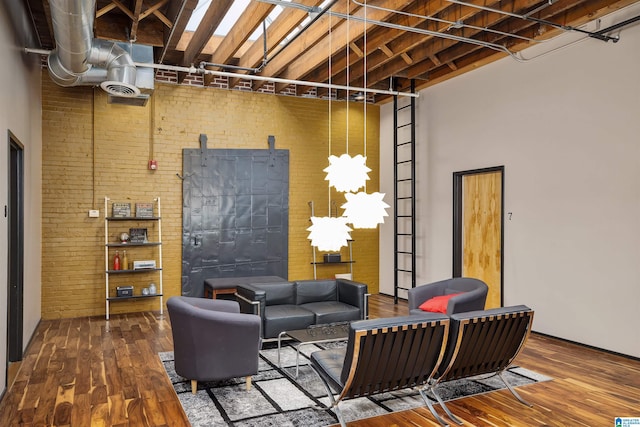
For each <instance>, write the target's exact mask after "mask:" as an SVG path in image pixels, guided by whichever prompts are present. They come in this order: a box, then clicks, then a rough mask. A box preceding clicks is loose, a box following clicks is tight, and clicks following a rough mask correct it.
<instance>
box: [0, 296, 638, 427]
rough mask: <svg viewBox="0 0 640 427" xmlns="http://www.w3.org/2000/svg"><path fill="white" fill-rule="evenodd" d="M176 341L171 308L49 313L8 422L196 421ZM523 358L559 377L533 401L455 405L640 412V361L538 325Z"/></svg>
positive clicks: (539, 387) (460, 408) (579, 416)
mask: <svg viewBox="0 0 640 427" xmlns="http://www.w3.org/2000/svg"><path fill="white" fill-rule="evenodd" d="M370 313H371V317H388V316H395V315H403V314H406V304H404V303H403V304H399V305H397V306H395V305H393V300H392V299H391V298H388V297H384V296H373V297H372V298H371V300H370ZM534 329H535V321H534ZM172 349H173V344H172V339H171V329H170V323H169V319H168V316H167V315H166V314H165V315H164V316H160V315H159V314H158V313H149V312H147V313H135V314H128V315H115V316H112V317H111V320H109V321H108V322H107V321H105V320H104V318H103V317H91V318H77V319H61V320H52V321H42V322H41V324H40V325H39V327H38V328H37V330H36V333H35V336H34V337H33V339H32V342H31V343H30V345H29V347H28V349H27V351H26V353H25V357H24V360H23V362H22V365H21V367H20V370H19V371H18V373H17V376H16V379H15V382H14V384H13V386H12V387H10V388H9V390H7V392H6V394H5V396H4V397H3V399H2V401H1V402H0V426H2V427H5V426H79V427H84V426H188V425H189V423H188V421H187V419H186V417H185V415H184V412H183V411H182V407H181V406H180V403H179V401H178V399H177V397H176V395H175V393H174V391H173V388H172V387H171V384H170V382H169V379H168V378H167V376H166V375H165V373H164V369H163V367H162V365H161V363H160V360H159V359H158V357H157V353H158V352H160V351H168V350H172ZM516 363H517V364H519V365H521V366H523V367H525V368H528V369H531V370H534V371H536V372H539V373H541V374H544V375H547V376H550V377H552V378H554V379H553V381H548V382H542V383H537V384H532V385H528V386H523V387H519V388H518V392H519V393H520V394H521V395H522V397H523V398H525V399H527V400H528V401H529V402H531V403H532V404H533V405H534V406H533V408H529V407H526V406H524V405H522V404H521V403H519V402H518V401H517V400H516V399H514V398H513V396H511V394H510V393H509V392H508V391H506V390H503V391H497V392H492V393H488V394H485V395H481V396H477V397H470V398H466V399H460V400H458V401H455V402H451V403H450V404H449V407H450V409H451V410H452V412H453V413H454V414H456V415H457V416H458V417H459V418H461V419H462V420H463V421H465V423H466V425H472V426H598V427H599V426H613V425H614V422H613V420H614V417H618V416H621V417H625V416H626V417H640V361H637V360H633V359H629V358H625V357H621V356H617V355H612V354H609V353H605V352H600V351H596V350H593V349H589V348H585V347H582V346H577V345H573V344H570V343H565V342H563V341H559V340H556V339H552V338H548V337H544V336H541V335H536V334H532V335H531V337H530V338H529V340H528V342H527V345H526V347H525V349H524V351H523V352H522V353H521V354H520V356H519V357H518V359H517V360H516ZM438 409H439V408H438ZM440 412H442V411H440ZM365 426H366V427H382V426H384V427H391V426H397V427H404V426H439V424H438V423H437V422H436V421H435V420H434V418H433V417H432V415H431V413H430V412H429V410H428V409H427V408H426V407H424V408H419V409H416V410H410V411H404V412H399V413H393V414H389V415H384V416H380V417H376V418H370V419H366V420H360V421H356V422H352V423H349V427H365Z"/></svg>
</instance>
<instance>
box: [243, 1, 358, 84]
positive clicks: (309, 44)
mask: <svg viewBox="0 0 640 427" xmlns="http://www.w3.org/2000/svg"><path fill="white" fill-rule="evenodd" d="M347 1H348V0H347ZM347 1H345V2H341V1H339V2H337V3H336V4H334V5H333V7H332V8H331V10H332V11H333V12H337V13H346V12H347V10H348V7H349V5H348V3H347ZM329 23H331V31H335V30H336V29H337V28H338V27H339V26H341V25H344V21H342V20H340V19H337V18H331V17H329V16H327V15H326V14H325V15H323V16H322V17H321V18H320V19H318V20H317V21H316V22H315V24H314V25H313V26H311V27H309V28H307V29H306V30H305V31H304V33H302V34H300V35H299V36H298V37H297V38H296V39H295V40H294V41H293V42H292V43H291V44H289V45H288V46H287V47H286V49H284V50H283V51H281V52H278V54H277V55H278V56H276V57H274V58H273V59H272V60H271V61H270V62H269V63H268V64H267V65H266V66H265V68H264V69H263V71H262V72H261V74H262V75H265V76H278V75H279V74H280V73H281V72H282V71H283V70H284V69H285V68H286V67H287V65H288V64H289V63H290V62H291V61H294V60H295V59H296V58H298V57H300V55H303V54H304V53H305V52H310V51H318V50H322V49H323V48H318V47H317V45H318V44H319V43H321V42H322V41H323V40H324V38H325V37H326V35H327V33H328V32H329ZM271 26H273V25H271ZM269 28H271V27H269ZM287 34H288V33H287ZM342 40H344V38H342ZM324 56H325V58H326V57H327V53H326V52H325V53H324ZM262 85H264V82H255V84H254V89H255V88H259V87H261V86H262Z"/></svg>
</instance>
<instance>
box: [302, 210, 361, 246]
mask: <svg viewBox="0 0 640 427" xmlns="http://www.w3.org/2000/svg"><path fill="white" fill-rule="evenodd" d="M311 223H312V225H311V227H309V228H307V231H310V233H309V236H308V237H307V239H309V240H311V246H315V247H316V248H318V250H320V251H333V252H335V251H339V250H340V248H341V247H343V246H347V241H348V240H350V239H351V235H350V234H349V233H350V232H351V231H352V230H351V228H350V227H349V226H348V225H347V218H345V217H317V216H312V217H311Z"/></svg>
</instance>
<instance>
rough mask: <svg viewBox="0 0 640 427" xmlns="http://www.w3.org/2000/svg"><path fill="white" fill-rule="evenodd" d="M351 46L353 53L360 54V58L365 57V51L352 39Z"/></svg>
mask: <svg viewBox="0 0 640 427" xmlns="http://www.w3.org/2000/svg"><path fill="white" fill-rule="evenodd" d="M349 47H350V48H351V50H352V51H353V53H355V54H356V55H358V57H359V58H363V57H364V52H363V51H362V49H360V48H359V47H358V45H357V44H356V43H355V42H353V41H352V42H351V43H349Z"/></svg>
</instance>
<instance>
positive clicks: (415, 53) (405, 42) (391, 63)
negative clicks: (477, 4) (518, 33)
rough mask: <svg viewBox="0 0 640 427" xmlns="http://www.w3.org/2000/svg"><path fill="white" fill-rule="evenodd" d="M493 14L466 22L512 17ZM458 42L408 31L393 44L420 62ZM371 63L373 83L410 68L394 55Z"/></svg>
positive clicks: (530, 0) (515, 5)
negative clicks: (379, 69) (378, 70)
mask: <svg viewBox="0 0 640 427" xmlns="http://www.w3.org/2000/svg"><path fill="white" fill-rule="evenodd" d="M536 4H538V0H514V1H512V2H511V3H510V4H509V5H505V4H503V7H504V8H508V9H510V10H522V9H524V8H527V7H532V6H534V5H536ZM490 17H491V18H492V19H493V21H490V20H488V19H489V18H488V15H487V14H480V13H477V14H475V15H473V16H470V17H469V18H468V19H466V23H467V24H469V25H476V26H478V27H480V26H491V25H493V24H495V23H499V22H502V21H504V20H506V19H508V17H506V16H505V15H500V14H492V15H490ZM523 22H527V21H523ZM425 24H427V23H426V22H425V23H424V24H421V25H419V26H418V27H423V26H424V25H425ZM439 25H440V27H439V28H440V29H444V28H446V24H444V23H441V24H439ZM423 29H424V28H423ZM432 30H433V28H432ZM478 32H480V31H479V30H467V31H466V33H465V36H467V37H471V36H473V35H475V34H477V33H478ZM457 43H459V42H457V41H454V40H450V39H442V38H438V37H434V36H428V35H422V34H418V33H410V32H408V33H407V34H406V35H405V36H404V37H401V38H397V39H395V40H393V41H392V43H391V45H392V48H393V49H395V50H397V51H401V52H407V54H409V55H410V57H411V59H412V60H413V61H414V63H419V62H421V61H423V60H425V59H429V56H432V55H434V54H436V53H438V52H439V51H441V50H443V49H446V48H448V47H450V46H452V45H454V44H457ZM461 46H467V49H468V48H470V47H473V46H474V45H471V44H467V43H461ZM439 60H440V61H442V62H447V61H445V60H444V59H442V58H439ZM367 65H368V70H367V73H368V77H369V79H370V81H371V82H372V83H376V82H379V81H384V80H387V79H388V78H389V76H391V75H396V74H397V73H398V72H400V70H403V69H405V68H406V66H407V63H406V61H404V59H402V58H398V57H394V58H391V59H387V60H385V61H380V60H379V59H378V60H369V61H368V63H367ZM378 68H382V70H381V71H380V72H376V70H377V69H378ZM352 74H353V76H354V78H355V77H356V76H358V75H360V74H361V73H360V72H359V70H358V68H357V67H355V69H354V70H353V71H352ZM358 81H361V78H360V79H358Z"/></svg>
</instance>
